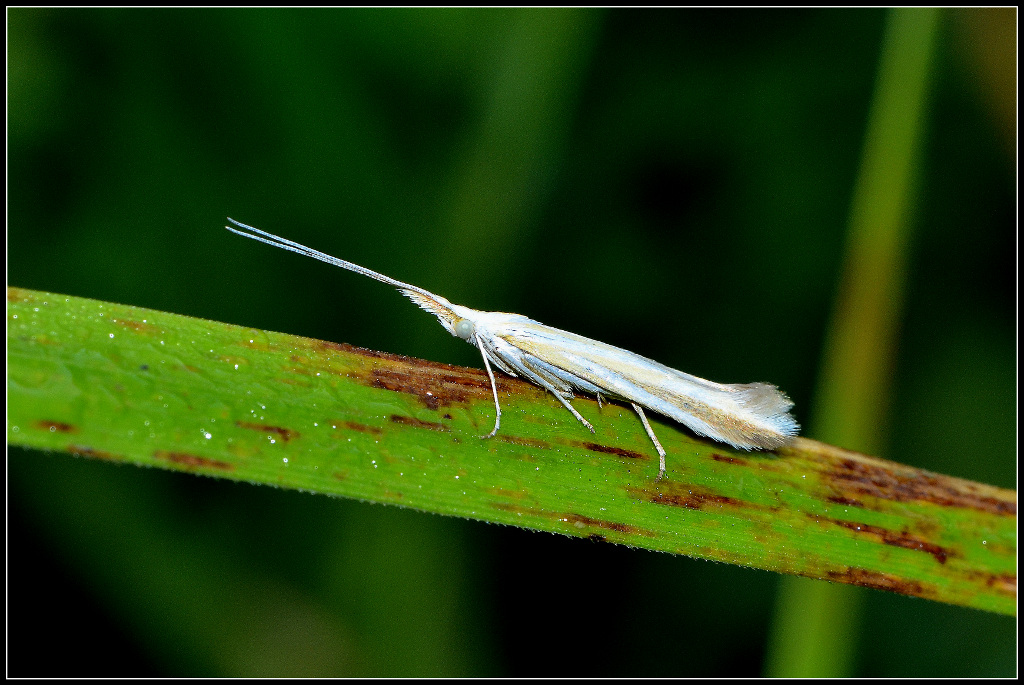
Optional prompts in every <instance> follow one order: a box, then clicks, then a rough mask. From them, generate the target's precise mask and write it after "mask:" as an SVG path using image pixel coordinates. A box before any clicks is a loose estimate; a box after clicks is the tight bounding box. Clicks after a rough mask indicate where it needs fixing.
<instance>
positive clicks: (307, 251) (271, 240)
mask: <svg viewBox="0 0 1024 685" xmlns="http://www.w3.org/2000/svg"><path fill="white" fill-rule="evenodd" d="M228 221H230V222H231V223H233V224H234V225H235V226H238V228H232V227H231V226H225V227H224V228H226V229H228V230H229V231H231V232H232V233H235V234H237V235H240V236H243V237H245V238H251V239H253V240H257V241H259V242H261V243H266V244H267V245H271V246H273V247H279V248H281V249H282V250H288V251H289V252H295V253H296V254H300V255H304V256H306V257H312V258H313V259H319V260H320V261H321V262H326V263H328V264H330V265H332V266H337V267H341V268H342V269H348V270H349V271H355V272H356V273H357V274H362V275H363V276H369V277H370V278H372V279H374V280H377V281H380V282H381V283H387V284H388V285H391V286H394V287H396V288H399V289H401V290H408V291H411V292H414V293H419V294H420V295H423V296H425V297H428V298H430V299H433V300H437V299H438V296H437V295H435V294H434V293H432V292H430V291H429V290H424V289H423V288H418V287H416V286H415V285H411V284H409V283H404V282H402V281H399V280H398V279H395V278H391V277H390V276H385V275H384V274H382V273H378V272H376V271H374V270H373V269H367V268H366V267H365V266H359V265H358V264H353V263H352V262H346V261H345V260H344V259H338V258H337V257H332V256H331V255H329V254H326V253H324V252H320V251H319V250H314V249H313V248H311V247H306V246H305V245H303V244H301V243H297V242H295V241H294V240H288V239H287V238H282V237H281V236H279V235H274V234H273V233H267V232H266V231H261V230H260V229H258V228H256V227H255V226H249V225H248V224H243V223H242V222H241V221H235V220H234V219H232V218H231V217H228ZM239 228H241V229H245V230H239ZM441 299H444V298H441ZM417 304H418V303H417Z"/></svg>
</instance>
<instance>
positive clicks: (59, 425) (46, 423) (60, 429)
mask: <svg viewBox="0 0 1024 685" xmlns="http://www.w3.org/2000/svg"><path fill="white" fill-rule="evenodd" d="M34 425H35V427H36V428H38V429H39V430H44V431H50V432H51V433H77V432H78V427H77V426H72V425H71V424H70V423H64V422H63V421H50V420H48V419H40V420H39V421H36V422H35V424H34Z"/></svg>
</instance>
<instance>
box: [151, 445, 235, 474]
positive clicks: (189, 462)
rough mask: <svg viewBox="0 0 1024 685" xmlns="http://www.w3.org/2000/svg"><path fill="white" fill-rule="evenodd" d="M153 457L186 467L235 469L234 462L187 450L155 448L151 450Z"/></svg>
mask: <svg viewBox="0 0 1024 685" xmlns="http://www.w3.org/2000/svg"><path fill="white" fill-rule="evenodd" d="M153 458H154V459H161V460H164V461H169V462H171V463H172V464H177V465H178V466H183V467H185V468H186V469H219V470H221V471H234V470H235V465H234V464H231V463H228V462H226V461H220V460H219V459H210V458H208V457H201V456H199V455H198V454H189V453H188V452H168V451H166V450H157V451H155V452H153Z"/></svg>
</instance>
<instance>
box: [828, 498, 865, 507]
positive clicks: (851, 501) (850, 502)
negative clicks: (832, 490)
mask: <svg viewBox="0 0 1024 685" xmlns="http://www.w3.org/2000/svg"><path fill="white" fill-rule="evenodd" d="M825 499H826V501H828V502H833V503H835V504H843V505H846V506H850V507H860V508H862V509H863V508H864V503H863V502H861V501H860V500H859V499H853V498H851V497H826V498H825Z"/></svg>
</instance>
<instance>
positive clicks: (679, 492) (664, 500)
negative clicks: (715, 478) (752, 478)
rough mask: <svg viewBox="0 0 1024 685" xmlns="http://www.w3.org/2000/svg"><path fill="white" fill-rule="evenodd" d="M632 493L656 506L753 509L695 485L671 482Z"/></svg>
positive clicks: (747, 504)
mask: <svg viewBox="0 0 1024 685" xmlns="http://www.w3.org/2000/svg"><path fill="white" fill-rule="evenodd" d="M629 490H630V492H632V493H633V494H634V495H636V496H639V497H640V498H644V499H647V501H649V502H653V503H654V504H668V505H669V506H673V507H685V508H686V509H705V508H707V507H708V506H711V505H715V506H717V507H718V508H722V507H733V508H740V507H746V508H749V507H753V506H754V505H753V504H751V503H750V502H745V501H743V500H739V499H736V498H734V497H727V496H725V495H719V494H718V493H715V492H712V491H710V490H707V489H705V488H699V487H696V486H693V485H682V484H677V483H673V482H671V481H662V482H661V483H659V484H658V485H657V486H656V487H655V488H654V489H643V488H629Z"/></svg>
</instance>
